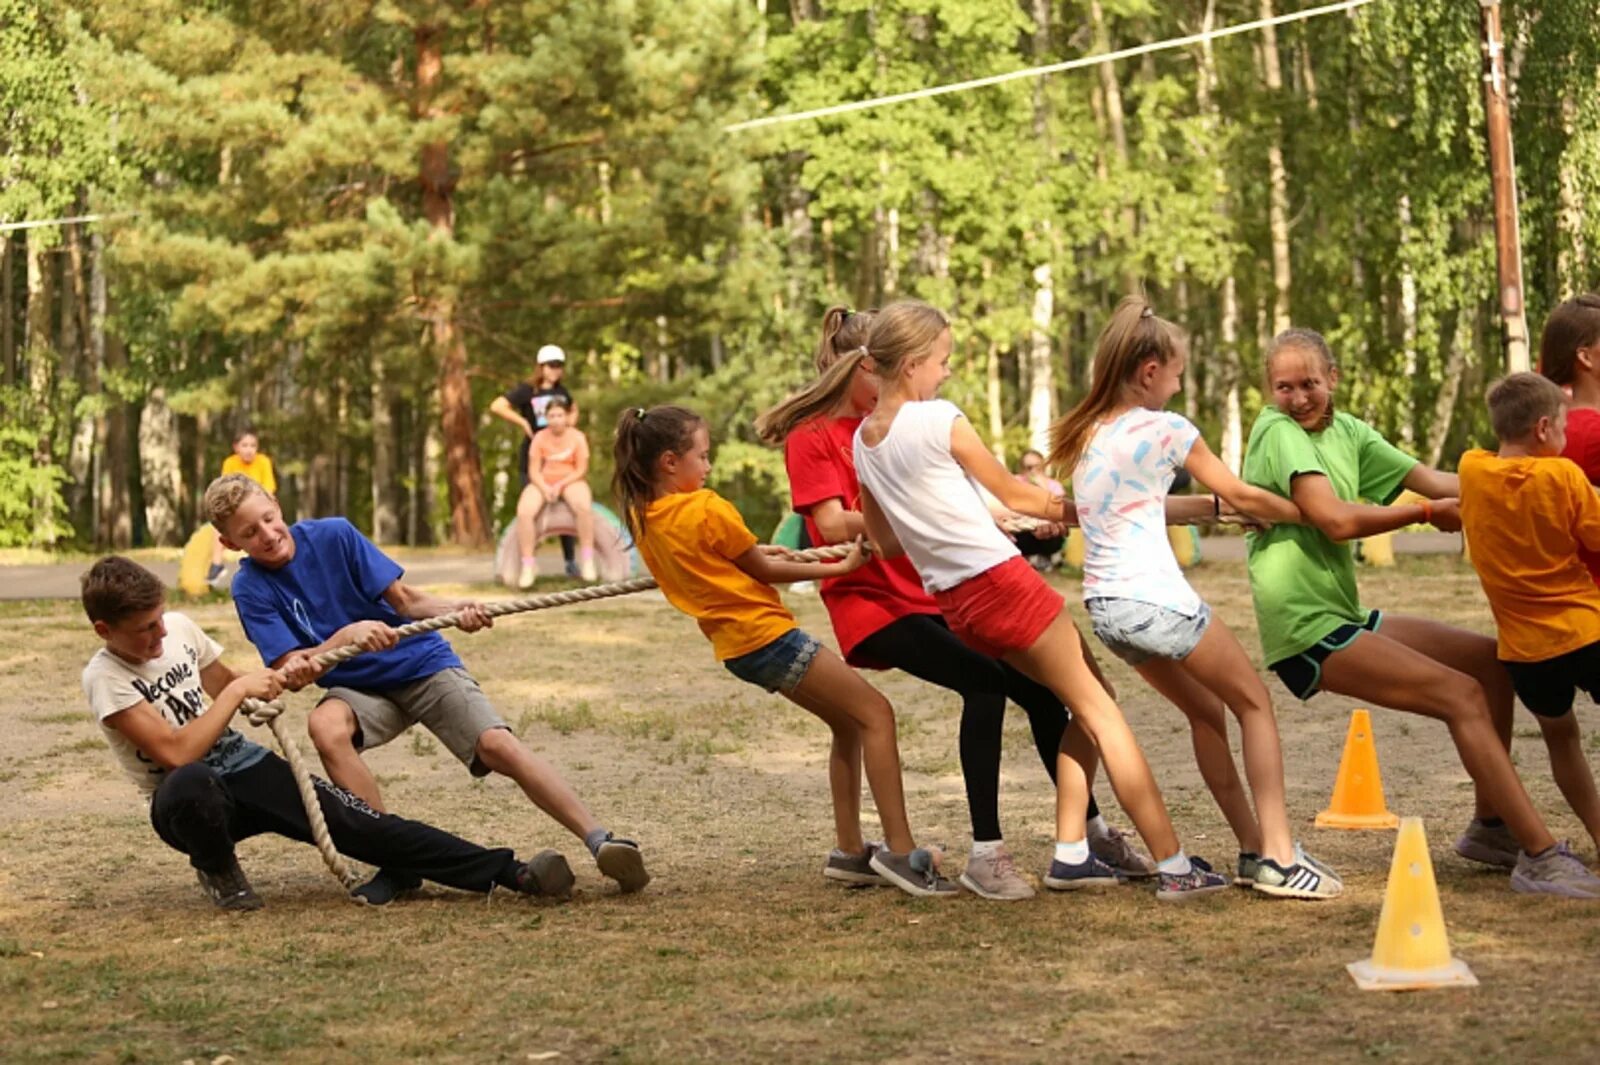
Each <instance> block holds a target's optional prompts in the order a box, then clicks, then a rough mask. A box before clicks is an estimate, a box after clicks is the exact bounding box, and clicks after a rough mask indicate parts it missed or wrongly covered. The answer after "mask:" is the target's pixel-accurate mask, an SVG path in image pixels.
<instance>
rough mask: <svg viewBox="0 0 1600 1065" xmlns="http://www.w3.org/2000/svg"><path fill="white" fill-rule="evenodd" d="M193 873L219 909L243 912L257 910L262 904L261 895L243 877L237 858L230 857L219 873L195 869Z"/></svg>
mask: <svg viewBox="0 0 1600 1065" xmlns="http://www.w3.org/2000/svg"><path fill="white" fill-rule="evenodd" d="M194 874H195V876H196V877H197V878H199V880H200V886H201V887H203V888H205V889H206V894H207V895H209V896H211V901H212V902H214V903H216V904H217V909H219V910H226V911H228V912H229V913H245V912H246V911H249V910H259V909H261V907H262V905H263V903H262V901H261V896H260V895H257V894H256V889H255V888H253V887H251V886H250V881H249V880H247V879H246V878H245V875H244V870H243V869H240V868H239V859H238V858H235V857H230V858H229V859H228V867H227V868H226V869H224V870H222V871H221V872H219V873H208V872H206V871H205V870H204V869H196V870H195V871H194Z"/></svg>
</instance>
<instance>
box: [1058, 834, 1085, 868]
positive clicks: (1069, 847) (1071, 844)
mask: <svg viewBox="0 0 1600 1065" xmlns="http://www.w3.org/2000/svg"><path fill="white" fill-rule="evenodd" d="M1088 860H1089V841H1088V840H1087V839H1079V840H1059V839H1058V840H1056V861H1058V862H1064V863H1066V864H1067V865H1082V864H1083V863H1084V862H1086V861H1088Z"/></svg>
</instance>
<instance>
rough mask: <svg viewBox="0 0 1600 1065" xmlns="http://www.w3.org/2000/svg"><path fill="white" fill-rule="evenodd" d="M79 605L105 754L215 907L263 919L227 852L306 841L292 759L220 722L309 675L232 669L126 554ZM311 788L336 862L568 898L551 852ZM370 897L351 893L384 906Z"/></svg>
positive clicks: (562, 871)
mask: <svg viewBox="0 0 1600 1065" xmlns="http://www.w3.org/2000/svg"><path fill="white" fill-rule="evenodd" d="M83 609H84V612H85V613H86V614H88V615H89V620H90V622H91V623H93V625H94V631H95V634H96V635H97V636H99V637H100V639H101V640H103V641H104V642H105V646H104V647H102V648H101V649H100V650H98V651H96V652H95V654H94V657H93V658H91V659H89V664H88V665H87V666H85V667H84V670H83V691H84V694H85V695H86V696H88V698H89V708H90V710H91V711H92V712H93V713H94V716H95V720H96V721H97V722H98V723H99V725H100V731H101V733H102V734H103V735H104V736H105V739H106V743H107V744H109V745H110V747H111V752H112V754H113V755H115V756H116V760H117V762H118V764H120V765H121V766H122V769H123V771H124V772H125V773H127V775H128V776H129V778H130V779H132V781H133V783H134V785H135V786H137V787H138V789H139V791H140V792H141V793H143V795H144V797H145V799H146V800H147V801H148V802H149V803H150V822H151V825H152V826H153V827H154V828H155V831H156V835H158V836H160V837H161V839H162V841H163V842H165V843H166V844H167V845H168V846H170V847H172V848H173V849H175V850H177V851H180V852H181V853H183V854H187V855H188V856H189V863H190V864H191V865H192V866H194V870H195V873H196V874H197V875H198V876H199V878H200V885H201V886H202V887H203V888H205V890H206V892H207V894H209V895H210V896H211V900H212V901H213V902H214V903H216V905H217V906H218V907H219V908H221V909H224V910H234V911H238V910H257V909H260V908H261V899H260V897H259V896H257V895H256V893H255V891H254V889H252V888H251V886H250V881H249V880H247V879H246V878H245V875H244V871H243V870H241V869H240V868H239V861H238V858H237V857H236V855H235V853H234V845H235V844H237V843H238V842H239V841H240V840H244V839H248V838H250V837H251V836H258V835H261V834H262V833H264V832H271V833H274V834H276V835H280V836H285V837H287V838H289V839H294V840H299V841H300V842H302V843H310V842H311V825H310V823H309V822H308V821H307V820H306V812H305V807H304V805H303V804H302V802H301V799H300V791H299V789H298V787H296V785H295V781H294V774H293V773H292V772H291V771H290V769H289V763H288V762H285V761H284V760H283V759H282V758H279V757H278V756H277V755H276V754H273V753H272V752H271V751H268V750H267V749H266V748H265V747H262V746H260V745H259V744H255V743H252V742H250V741H249V740H247V739H245V738H244V737H243V736H242V735H240V734H239V733H237V732H235V731H234V730H233V729H232V728H231V727H229V725H230V722H232V720H233V715H234V712H235V711H237V710H238V709H239V705H240V704H241V703H243V702H244V700H245V699H247V698H256V699H275V698H277V697H278V695H279V693H281V692H282V691H283V689H284V686H285V683H286V682H287V681H291V680H301V681H303V680H304V679H305V678H303V677H298V676H294V675H291V676H290V677H286V676H285V675H284V674H283V673H280V672H276V671H274V670H270V669H262V670H257V671H256V672H254V673H243V674H241V673H237V672H235V671H234V670H233V669H231V668H229V667H228V666H227V665H226V664H224V663H223V661H222V647H221V646H220V645H219V644H218V643H217V642H216V641H215V640H213V639H211V637H209V636H207V635H206V634H205V633H204V632H203V631H201V629H200V626H198V625H196V624H195V623H194V622H193V621H191V620H189V618H187V617H185V616H184V615H183V614H179V613H176V612H168V611H167V609H166V589H165V587H164V586H163V585H162V583H161V578H159V577H157V576H156V575H155V574H154V573H151V572H150V571H149V570H147V569H145V568H144V567H143V566H140V565H139V564H137V563H135V562H131V561H129V560H128V559H126V558H121V557H119V556H116V555H111V556H108V557H106V558H102V559H101V560H100V561H99V562H96V563H95V564H94V565H93V566H92V567H91V568H90V569H89V572H87V573H85V574H84V575H83ZM295 668H296V669H299V668H300V667H298V666H297V667H295ZM207 697H209V698H210V699H211V705H210V706H209V707H207V706H206V699H207ZM316 786H317V799H318V802H319V804H320V805H321V807H322V816H323V817H324V818H325V819H326V820H327V823H328V831H329V832H330V833H331V834H332V836H333V841H334V844H335V845H336V846H337V847H338V848H339V852H340V853H341V854H346V855H349V856H350V857H352V858H355V859H357V860H359V861H363V862H371V863H373V864H376V865H382V866H385V867H387V868H389V869H393V870H399V871H403V872H404V873H405V874H406V875H408V876H412V877H417V878H425V879H428V880H433V881H436V882H438V883H440V884H446V885H449V886H450V887H456V888H461V889H462V890H464V891H481V892H487V891H490V890H492V889H493V888H494V886H495V885H496V884H499V885H500V886H502V887H508V888H510V889H512V890H513V891H520V892H522V893H524V894H528V895H554V896H558V897H561V898H566V897H568V896H570V895H571V893H572V870H571V868H569V867H568V865H567V862H566V859H565V858H563V857H561V855H559V854H557V853H556V852H555V851H552V850H547V851H542V852H540V853H539V854H537V855H535V856H534V859H533V860H532V861H531V862H527V863H525V864H524V863H521V862H518V861H517V860H516V858H515V856H514V855H513V854H512V853H511V852H510V851H509V850H504V849H495V850H488V849H486V848H483V847H480V846H478V845H477V844H475V843H468V842H467V841H466V840H464V839H459V838H457V837H455V836H452V835H450V834H449V833H448V832H442V831H440V830H439V829H437V828H434V827H433V826H431V825H425V824H423V823H421V822H420V821H408V820H406V819H405V818H403V817H395V816H394V815H392V814H386V813H381V812H379V811H377V810H374V809H373V808H372V807H370V806H368V805H367V804H366V803H364V802H362V801H361V800H360V799H359V798H357V797H356V796H354V795H351V794H349V793H348V792H344V791H341V790H340V789H338V788H336V787H334V786H332V785H331V784H329V783H328V782H327V781H325V780H318V781H317V782H316ZM370 889H371V885H368V886H366V887H363V888H357V889H356V890H355V891H354V892H352V894H354V895H355V896H356V897H357V898H359V899H363V900H364V901H370V902H385V901H388V898H389V897H392V896H391V895H388V894H384V895H381V896H379V897H372V896H371V895H370V894H368V892H370Z"/></svg>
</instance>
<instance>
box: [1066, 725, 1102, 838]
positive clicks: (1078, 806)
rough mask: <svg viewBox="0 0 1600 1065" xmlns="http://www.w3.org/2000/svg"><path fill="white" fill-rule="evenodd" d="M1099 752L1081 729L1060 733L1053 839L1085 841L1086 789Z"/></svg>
mask: <svg viewBox="0 0 1600 1065" xmlns="http://www.w3.org/2000/svg"><path fill="white" fill-rule="evenodd" d="M1098 761H1099V752H1097V751H1096V750H1095V746H1094V740H1092V739H1090V738H1089V734H1088V733H1087V732H1085V731H1084V730H1083V729H1082V728H1074V727H1072V726H1070V725H1069V726H1068V727H1067V728H1066V730H1065V731H1064V732H1062V733H1061V751H1060V753H1058V754H1057V755H1056V839H1058V840H1078V839H1087V838H1088V835H1089V830H1088V827H1087V826H1086V825H1085V823H1084V822H1085V818H1087V816H1088V814H1089V787H1090V784H1091V783H1092V782H1093V780H1094V771H1095V765H1096V763H1097V762H1098Z"/></svg>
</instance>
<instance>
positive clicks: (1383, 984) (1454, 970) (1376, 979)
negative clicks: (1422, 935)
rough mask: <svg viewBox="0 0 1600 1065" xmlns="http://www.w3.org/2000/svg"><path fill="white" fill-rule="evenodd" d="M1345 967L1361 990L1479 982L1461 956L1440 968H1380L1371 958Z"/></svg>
mask: <svg viewBox="0 0 1600 1065" xmlns="http://www.w3.org/2000/svg"><path fill="white" fill-rule="evenodd" d="M1345 969H1346V970H1347V971H1348V972H1349V973H1350V975H1351V976H1353V977H1354V978H1355V981H1356V986H1357V987H1359V988H1360V989H1361V990H1363V991H1426V990H1429V989H1430V988H1435V987H1477V986H1478V978H1477V977H1476V976H1473V975H1472V970H1471V969H1469V968H1467V963H1466V962H1464V961H1462V960H1461V959H1460V958H1451V959H1450V964H1449V965H1446V966H1445V967H1444V968H1442V969H1383V968H1379V967H1378V966H1376V965H1374V964H1373V963H1372V959H1371V958H1368V959H1367V960H1365V961H1353V962H1351V963H1350V964H1349V965H1346V966H1345Z"/></svg>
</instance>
